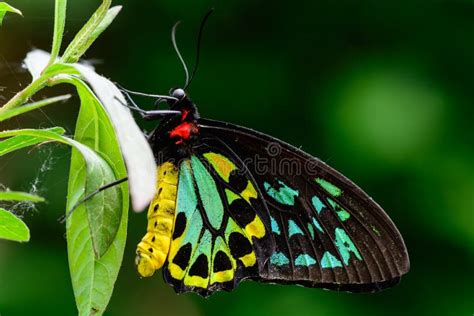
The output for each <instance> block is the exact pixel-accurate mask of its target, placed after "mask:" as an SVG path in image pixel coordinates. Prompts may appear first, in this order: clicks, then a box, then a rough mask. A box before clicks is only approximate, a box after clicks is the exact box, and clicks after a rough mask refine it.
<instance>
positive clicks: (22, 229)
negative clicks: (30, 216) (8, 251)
mask: <svg viewBox="0 0 474 316" xmlns="http://www.w3.org/2000/svg"><path fill="white" fill-rule="evenodd" d="M0 238H1V239H8V240H13V241H20V242H23V241H29V240H30V230H29V229H28V226H26V224H25V223H24V222H23V221H22V220H21V219H19V218H18V217H16V216H15V215H13V214H12V213H11V212H8V211H7V210H4V209H3V208H0Z"/></svg>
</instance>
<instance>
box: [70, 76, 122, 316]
mask: <svg viewBox="0 0 474 316" xmlns="http://www.w3.org/2000/svg"><path fill="white" fill-rule="evenodd" d="M65 82H70V83H72V84H75V85H76V87H77V89H78V92H79V95H80V97H81V109H80V113H79V117H78V120H77V124H76V131H75V139H76V140H78V141H80V142H82V143H84V144H86V145H88V146H90V147H91V148H94V150H95V151H97V152H99V153H101V155H102V157H104V159H106V160H107V161H109V162H110V165H111V167H112V169H113V171H114V173H115V175H116V177H117V178H123V177H126V174H127V171H126V168H125V164H124V161H123V158H122V155H121V152H120V147H119V144H118V142H117V140H116V136H115V132H114V129H113V127H112V124H111V123H110V120H109V118H108V116H107V113H106V112H105V111H104V109H103V107H102V105H101V104H100V103H99V101H98V100H97V99H96V97H95V96H94V94H93V93H92V92H91V91H90V89H89V88H88V87H87V86H86V85H85V83H84V82H82V81H81V80H79V79H77V78H69V79H67V80H65ZM85 182H86V174H85V171H84V164H83V162H82V160H81V159H80V156H79V155H78V153H77V151H73V153H72V156H71V169H70V175H69V184H68V209H70V208H71V207H72V206H73V205H75V204H76V203H77V202H78V201H79V200H80V198H81V197H82V192H83V191H84V185H85ZM115 188H120V190H121V194H120V196H119V197H118V198H117V201H119V202H120V203H121V206H122V212H121V218H120V226H119V229H118V232H117V234H116V236H115V239H114V240H113V242H112V244H111V246H110V247H109V249H108V250H107V252H106V253H105V254H104V255H103V256H102V257H101V258H100V259H97V258H96V257H95V254H94V246H93V240H92V239H91V234H90V221H91V216H90V214H91V213H90V212H91V209H90V208H89V207H86V206H87V204H89V203H86V205H84V204H80V205H79V207H78V208H77V209H76V210H75V211H74V213H73V214H72V215H71V216H70V218H69V220H68V221H67V230H66V233H67V241H68V254H69V267H70V271H71V279H72V284H73V289H74V295H75V298H76V304H77V308H78V310H79V315H102V314H103V312H104V311H105V309H106V307H107V304H108V302H109V300H110V297H111V296H112V292H113V288H114V284H115V281H116V279H117V276H118V272H119V269H120V266H121V263H122V259H123V253H124V249H125V241H126V235H127V221H128V203H129V200H128V199H129V195H128V189H127V185H126V184H121V185H120V186H117V187H115ZM109 190H110V189H107V190H105V191H104V193H105V192H107V191H109ZM92 220H93V219H92Z"/></svg>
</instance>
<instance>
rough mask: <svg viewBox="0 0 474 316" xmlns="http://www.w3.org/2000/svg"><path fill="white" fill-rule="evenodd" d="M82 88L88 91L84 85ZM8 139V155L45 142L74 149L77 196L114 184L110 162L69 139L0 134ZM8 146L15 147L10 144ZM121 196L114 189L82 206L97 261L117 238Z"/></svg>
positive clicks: (31, 132)
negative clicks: (81, 169)
mask: <svg viewBox="0 0 474 316" xmlns="http://www.w3.org/2000/svg"><path fill="white" fill-rule="evenodd" d="M84 87H86V88H87V86H86V85H85V84H84ZM11 136H13V137H12V138H10V139H7V140H5V141H3V142H1V143H0V144H3V143H4V142H7V143H8V144H7V145H8V146H6V147H7V148H6V150H5V151H8V152H9V151H12V150H16V149H19V148H23V147H26V146H31V145H32V144H35V143H40V142H44V141H57V142H60V143H63V144H67V145H70V146H73V147H74V148H75V150H78V151H79V152H80V153H81V155H82V158H83V159H84V161H85V166H86V168H85V169H86V182H85V186H84V187H83V189H82V191H81V192H80V193H81V195H88V194H90V193H91V192H93V191H95V190H97V189H98V188H100V187H101V186H103V185H106V184H108V183H111V182H113V181H115V180H117V179H116V178H115V174H114V171H113V170H112V167H111V166H110V165H109V162H106V161H105V160H104V159H103V158H101V156H99V155H98V154H97V153H96V152H94V151H93V150H92V149H90V148H89V147H87V146H85V145H83V144H81V143H79V142H77V141H75V140H72V139H70V138H67V137H64V136H61V135H60V134H58V133H55V132H53V131H51V129H50V130H37V129H22V130H12V131H3V132H0V138H4V137H11ZM19 138H20V140H19ZM11 142H14V143H13V144H11ZM111 164H112V162H111ZM83 165H84V163H83ZM120 194H121V192H120V189H119V188H117V187H114V188H111V189H108V190H106V191H104V192H101V193H99V194H97V195H96V196H94V197H93V198H91V199H90V200H88V201H87V202H86V203H85V204H86V207H87V210H88V214H89V216H90V220H89V223H90V234H91V239H92V241H93V245H94V250H95V253H96V254H97V257H98V258H99V257H101V256H102V255H103V254H104V253H105V252H106V251H107V249H108V248H109V247H110V244H111V243H112V242H113V240H114V238H115V235H116V234H117V231H118V228H119V225H120V217H121V214H122V207H121V205H122V203H121V202H122V201H121V198H120Z"/></svg>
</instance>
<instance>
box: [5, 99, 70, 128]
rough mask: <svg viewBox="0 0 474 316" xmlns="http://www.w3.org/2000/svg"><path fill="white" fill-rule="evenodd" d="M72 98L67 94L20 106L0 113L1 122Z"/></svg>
mask: <svg viewBox="0 0 474 316" xmlns="http://www.w3.org/2000/svg"><path fill="white" fill-rule="evenodd" d="M70 97H71V95H70V94H66V95H61V96H57V97H52V98H48V99H44V100H41V101H38V102H33V103H29V104H26V105H23V106H20V107H17V108H13V109H11V110H8V111H6V112H2V113H0V122H1V121H4V120H7V119H9V118H12V117H14V116H17V115H20V114H23V113H26V112H29V111H33V110H36V109H39V108H42V107H43V106H46V105H50V104H53V103H56V102H62V101H66V100H68V99H69V98H70Z"/></svg>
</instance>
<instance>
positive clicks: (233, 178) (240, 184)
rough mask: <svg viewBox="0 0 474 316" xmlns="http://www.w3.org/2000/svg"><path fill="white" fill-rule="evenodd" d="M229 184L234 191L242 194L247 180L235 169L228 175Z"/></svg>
mask: <svg viewBox="0 0 474 316" xmlns="http://www.w3.org/2000/svg"><path fill="white" fill-rule="evenodd" d="M229 184H230V186H231V188H233V189H234V190H235V191H237V192H242V191H243V190H245V188H246V187H247V184H248V180H247V178H246V177H245V175H243V174H242V172H240V171H239V170H238V169H236V170H232V172H231V173H230V175H229Z"/></svg>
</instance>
